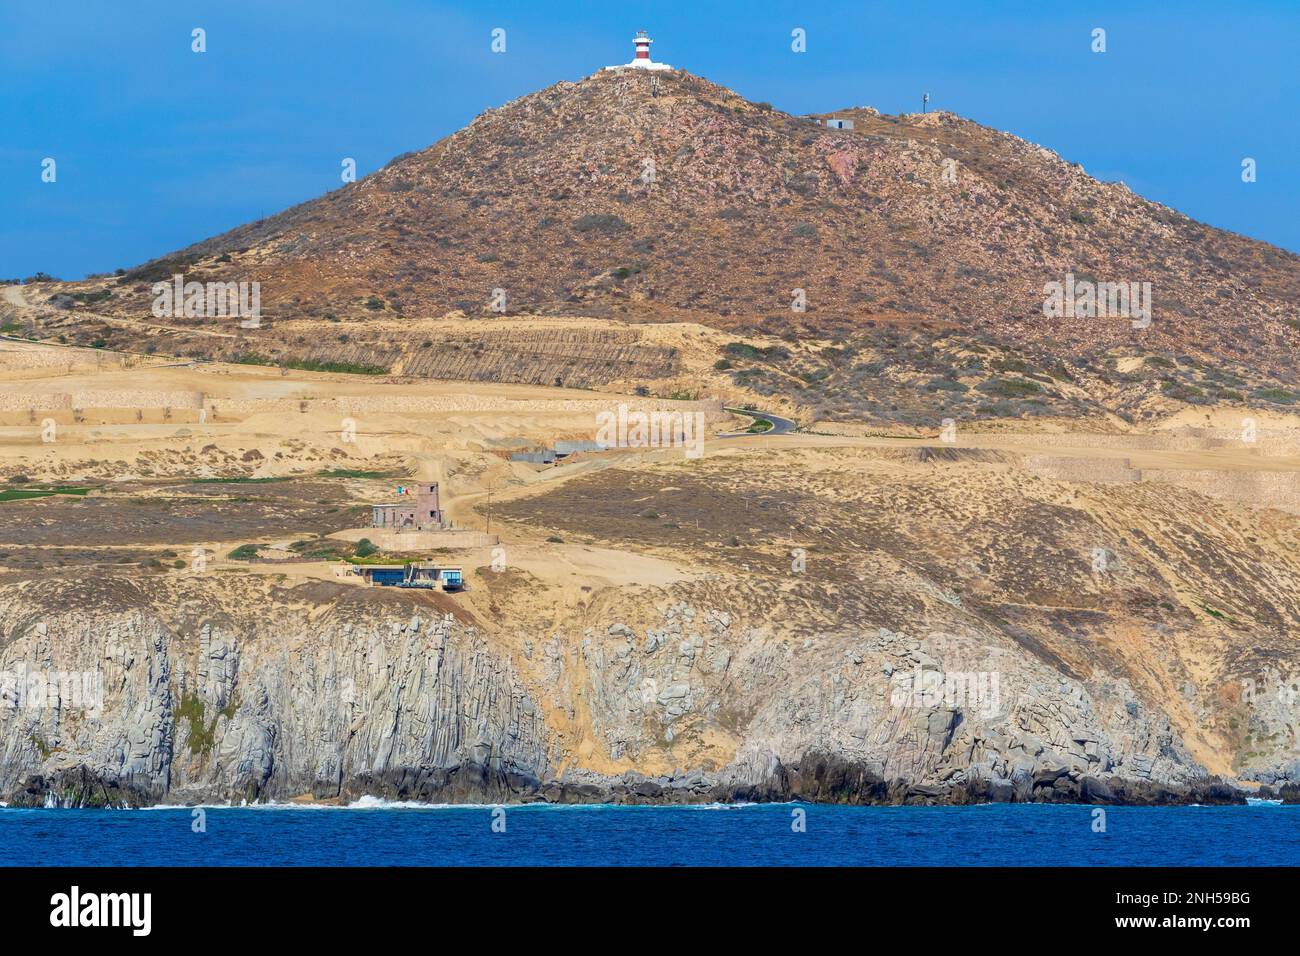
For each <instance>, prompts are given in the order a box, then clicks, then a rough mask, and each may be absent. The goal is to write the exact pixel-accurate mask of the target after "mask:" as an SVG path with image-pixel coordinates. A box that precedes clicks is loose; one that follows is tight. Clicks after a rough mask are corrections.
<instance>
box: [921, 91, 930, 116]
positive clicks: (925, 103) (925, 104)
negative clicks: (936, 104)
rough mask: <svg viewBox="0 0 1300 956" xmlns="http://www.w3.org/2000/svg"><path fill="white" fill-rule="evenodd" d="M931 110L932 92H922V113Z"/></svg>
mask: <svg viewBox="0 0 1300 956" xmlns="http://www.w3.org/2000/svg"><path fill="white" fill-rule="evenodd" d="M929 111H930V94H929V93H922V94H921V112H922V113H928V112H929Z"/></svg>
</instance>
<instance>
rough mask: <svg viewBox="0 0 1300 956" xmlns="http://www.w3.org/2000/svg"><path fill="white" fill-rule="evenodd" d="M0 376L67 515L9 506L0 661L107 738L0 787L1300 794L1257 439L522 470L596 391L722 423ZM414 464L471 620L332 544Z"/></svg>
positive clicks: (715, 795) (489, 398)
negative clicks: (926, 680) (435, 499)
mask: <svg viewBox="0 0 1300 956" xmlns="http://www.w3.org/2000/svg"><path fill="white" fill-rule="evenodd" d="M0 367H2V368H3V369H4V370H5V371H4V377H3V380H2V381H0V409H3V412H2V414H3V418H2V419H0V478H3V479H5V483H4V484H3V486H0V487H3V488H4V489H8V490H10V491H21V490H28V491H33V492H37V493H40V492H42V490H43V489H44V490H53V492H52V493H50V494H48V495H47V496H45V497H26V498H23V497H15V498H13V499H12V500H0V554H2V556H0V670H4V669H5V668H13V667H16V666H18V664H19V663H20V662H26V663H27V664H29V665H33V666H34V665H43V666H45V667H52V668H73V669H75V668H76V667H82V666H98V665H93V662H94V661H96V660H99V659H101V658H103V657H104V656H105V655H107V658H106V659H111V660H113V661H116V662H118V663H115V664H114V665H113V667H114V668H115V669H114V671H113V674H114V683H113V691H112V693H111V694H110V696H109V698H108V700H107V701H106V706H105V709H104V712H103V713H101V714H99V715H92V716H89V717H87V716H84V715H77V714H74V713H72V712H71V711H69V710H67V709H64V710H63V711H59V712H54V713H51V712H48V711H33V712H32V713H30V714H24V715H23V716H22V719H21V720H17V721H5V722H0V733H2V734H3V738H2V740H0V746H2V747H3V750H2V751H0V752H3V754H4V755H5V759H4V760H3V761H0V766H3V768H4V773H3V780H0V784H3V786H0V790H2V791H3V792H4V793H5V794H7V795H8V796H9V797H10V798H11V799H13V800H18V801H19V802H22V801H24V800H27V799H29V798H30V799H32V800H36V799H38V798H39V799H42V800H43V798H44V797H43V795H44V794H45V793H48V792H54V791H57V792H60V793H68V792H71V793H74V794H78V795H79V796H78V797H76V799H83V800H97V799H101V798H105V796H104V795H106V794H108V795H111V796H112V799H121V800H125V801H127V802H151V801H155V800H158V799H163V798H170V799H190V798H193V799H207V798H214V797H217V796H229V795H232V794H234V795H240V796H248V795H252V796H254V797H260V798H268V799H270V798H275V799H279V798H290V797H294V796H301V795H303V794H309V795H311V796H313V797H315V798H317V799H336V798H342V797H345V796H347V795H349V794H356V793H362V792H376V793H384V794H391V795H402V796H413V797H417V798H429V799H434V798H448V799H461V798H463V799H483V798H493V799H496V798H520V799H534V798H538V797H545V798H547V799H635V800H656V799H671V800H686V799H734V798H742V797H743V798H777V797H788V796H791V795H803V796H810V797H816V798H819V799H845V800H855V801H875V800H902V801H930V800H965V799H1038V800H1041V799H1086V800H1094V799H1095V800H1106V799H1124V800H1136V801H1145V800H1167V799H1226V798H1229V797H1230V794H1231V792H1230V791H1216V790H1213V789H1212V777H1211V775H1218V776H1219V777H1221V778H1223V779H1225V780H1231V781H1236V782H1238V783H1240V784H1243V785H1258V784H1260V783H1264V784H1266V785H1270V786H1284V785H1286V784H1287V783H1288V782H1289V781H1290V780H1291V779H1292V778H1291V774H1292V773H1293V769H1292V768H1293V764H1294V762H1295V759H1296V758H1295V754H1296V739H1295V727H1296V716H1295V713H1294V705H1293V699H1292V698H1290V697H1289V696H1288V695H1287V694H1286V693H1285V692H1284V688H1283V689H1281V690H1280V689H1279V685H1278V681H1279V680H1282V681H1285V680H1287V679H1290V677H1292V676H1293V674H1294V671H1293V668H1294V666H1295V665H1296V663H1297V662H1298V657H1300V653H1298V651H1300V649H1298V648H1297V646H1296V642H1295V637H1294V635H1295V634H1296V633H1297V625H1298V624H1300V558H1297V557H1296V556H1297V554H1300V548H1298V547H1297V546H1298V545H1300V517H1297V509H1296V499H1295V495H1294V489H1295V480H1296V478H1295V476H1296V475H1297V473H1300V442H1298V441H1297V438H1296V435H1297V428H1298V427H1300V422H1298V421H1296V420H1294V419H1292V418H1289V417H1288V416H1286V415H1284V414H1280V413H1279V414H1272V415H1264V414H1260V415H1258V417H1257V419H1256V420H1255V422H1254V426H1253V431H1251V432H1249V436H1250V440H1247V439H1246V438H1245V437H1243V436H1244V435H1245V434H1247V433H1246V432H1243V431H1242V427H1241V426H1242V423H1241V422H1240V421H1239V420H1238V417H1237V416H1238V413H1237V412H1235V411H1232V410H1226V411H1224V410H1220V411H1218V412H1213V411H1211V412H1206V411H1205V410H1202V409H1189V410H1188V412H1187V413H1184V414H1182V415H1179V416H1175V417H1172V418H1170V419H1168V420H1167V421H1164V422H1162V423H1161V424H1160V426H1159V427H1155V428H1149V429H1144V430H1140V431H1139V430H1137V429H1133V428H1131V427H1125V426H1124V425H1123V423H1120V422H1116V421H1115V420H1113V419H1109V418H1101V419H1097V420H1095V421H1094V422H1092V424H1094V425H1095V428H1094V429H1093V430H1091V431H1089V430H1087V429H1085V428H1082V427H1080V426H1081V423H1080V422H1079V421H1078V420H1076V419H1052V420H1039V421H1031V420H1020V421H998V422H995V423H991V424H990V425H989V426H987V427H986V428H985V429H984V430H977V429H975V428H972V427H968V426H966V425H962V426H961V427H959V428H957V430H956V433H955V434H953V435H950V436H949V437H950V438H952V440H951V441H944V440H943V438H942V437H941V436H939V435H938V434H931V435H929V436H926V435H924V434H920V433H913V434H910V435H901V434H895V435H891V434H881V433H880V432H879V430H878V429H877V430H875V431H874V432H873V430H872V429H870V428H866V427H861V426H857V427H848V426H845V427H840V428H838V429H834V428H832V427H831V426H826V428H825V430H826V431H827V433H825V434H809V433H799V434H794V435H789V436H779V437H762V436H747V437H740V438H726V439H721V438H717V437H712V438H710V439H709V441H708V442H707V443H706V445H705V453H704V455H703V456H701V457H699V458H687V457H686V456H684V454H683V453H682V451H681V449H673V448H658V449H626V448H625V449H617V450H612V451H609V452H602V453H583V454H579V455H576V456H574V457H573V458H571V459H569V460H567V461H565V462H563V463H561V464H559V465H556V466H536V465H530V464H526V463H522V462H511V461H509V452H510V450H512V449H516V448H520V447H524V446H525V445H527V444H529V443H535V444H540V445H549V444H553V443H554V442H555V441H556V440H557V439H560V438H588V439H590V438H592V437H593V431H594V425H595V414H596V412H597V411H598V410H600V409H602V408H608V407H609V406H610V404H611V402H614V403H617V402H619V401H623V402H628V403H631V404H634V405H639V407H664V408H678V409H679V410H680V409H686V410H694V409H698V410H701V411H702V412H704V413H705V414H706V416H707V420H708V423H709V433H710V434H711V435H715V436H716V434H717V433H719V432H721V431H726V430H730V429H732V428H734V427H735V425H736V424H738V422H736V421H735V420H734V419H732V418H731V416H728V415H725V414H722V413H720V412H718V411H717V405H716V403H715V404H709V403H705V402H701V403H696V404H690V403H674V402H671V401H668V400H665V399H657V398H654V397H652V396H645V397H639V396H635V395H622V396H620V395H618V394H616V393H610V392H604V393H594V392H589V391H581V390H572V389H558V388H548V387H544V386H526V385H503V384H488V383H472V384H471V383H464V382H439V381H430V380H424V379H399V378H395V377H378V376H356V375H351V376H348V375H329V374H321V373H307V372H299V371H294V370H280V369H273V368H261V367H250V366H245V365H222V364H217V363H209V364H187V363H177V362H174V361H171V360H166V359H162V358H154V357H135V358H130V359H125V360H124V359H123V358H122V357H121V356H117V355H112V354H106V353H103V352H100V351H95V350H76V349H67V348H57V347H53V346H38V345H33V344H31V343H9V342H6V343H4V344H3V346H0ZM64 399H66V401H65V400H64ZM47 419H50V420H53V422H54V432H53V440H52V441H44V440H43V435H44V434H46V433H47V427H48V422H47ZM348 420H351V423H350V424H349V421H348ZM814 430H815V431H819V432H820V431H822V430H823V429H822V428H821V427H816V428H815V429H814ZM836 430H838V431H839V432H840V433H838V434H834V433H830V432H832V431H836ZM345 436H346V437H345ZM414 477H428V478H434V479H436V480H439V481H440V482H441V483H442V485H443V488H444V490H445V494H446V499H447V501H446V503H447V505H448V509H449V512H450V514H451V517H452V519H453V521H454V522H455V524H456V525H457V527H460V528H466V529H477V530H483V531H486V530H487V528H488V523H489V520H490V521H491V532H492V533H493V534H494V535H497V536H499V543H494V544H490V545H487V546H483V547H471V548H453V549H451V550H446V551H439V552H434V553H431V554H426V555H424V556H426V557H434V558H435V559H438V560H443V561H447V562H454V563H456V564H459V565H461V566H463V567H464V569H465V572H466V579H467V582H468V588H467V590H466V591H464V592H463V593H461V594H457V595H444V594H441V593H437V594H434V595H431V594H414V595H413V594H409V593H405V592H398V591H393V590H388V589H371V590H366V589H364V588H362V587H361V586H360V584H359V581H358V579H356V578H355V577H350V578H349V577H340V576H339V571H340V569H341V567H342V565H341V562H340V559H341V558H344V557H347V556H348V555H350V554H352V553H353V550H354V549H355V546H356V544H355V542H356V538H357V534H356V533H355V532H347V529H348V528H356V527H357V526H359V525H364V523H365V520H366V512H367V506H368V504H369V503H370V502H372V501H376V500H391V498H392V496H393V491H394V485H395V484H396V483H399V482H401V481H403V480H410V479H411V478H414ZM74 492H76V493H74ZM239 545H254V546H257V549H258V553H259V554H261V555H262V556H263V558H264V559H265V560H261V561H256V562H249V561H247V560H241V559H239V558H233V557H229V556H228V555H229V554H230V553H231V552H232V551H234V549H235V548H236V547H237V546H239ZM196 553H198V554H201V555H202V556H203V560H202V561H201V562H196V561H195V554H196ZM409 556H410V555H405V556H399V557H409ZM275 559H283V560H275ZM196 564H197V565H199V566H197V567H196ZM448 614H450V615H451V616H450V618H447V617H446V615H448ZM435 625H436V626H435ZM204 628H206V630H204ZM286 655H287V656H286ZM236 662H237V666H236ZM142 668H144V669H143V670H142ZM927 673H930V674H939V675H941V676H943V677H945V678H948V677H956V678H958V679H966V677H967V676H968V675H984V677H985V678H987V677H989V676H990V675H997V680H998V684H997V687H998V693H997V700H996V701H990V700H988V699H979V700H971V699H958V700H954V699H951V698H944V699H940V700H923V701H921V702H920V703H917V702H916V701H911V702H908V700H907V699H906V697H905V699H904V702H903V703H902V704H899V703H898V692H899V689H900V687H902V686H905V685H907V681H911V680H913V677H912V676H910V675H913V674H927ZM148 675H152V677H149V676H148ZM918 679H919V678H918ZM900 682H901V683H900ZM1270 682H1271V683H1270ZM907 686H910V685H907ZM196 688H198V690H196ZM195 694H199V698H195V697H194V695H195ZM196 699H200V700H201V701H202V702H203V705H204V707H205V708H206V711H205V713H206V714H207V715H208V716H207V717H206V718H204V720H203V721H202V723H201V724H196V723H193V722H192V721H191V722H189V723H187V720H188V718H186V719H181V717H179V716H177V714H178V713H179V712H180V711H184V712H185V713H192V712H193V708H194V706H195V704H194V701H195V700H196ZM348 727H351V728H352V730H351V731H350V732H344V730H343V729H342V728H348ZM431 728H433V729H431ZM430 735H432V736H430ZM119 738H121V739H130V740H135V741H146V743H143V744H139V745H132V746H131V747H128V748H126V749H125V750H123V749H122V748H121V747H119V746H118V745H117V744H115V743H114V741H116V740H118V739H119ZM169 754H175V755H176V756H175V757H170V756H168V755H169ZM168 780H170V781H171V783H168V782H167V781H168ZM168 787H171V788H172V791H171V792H169V791H168ZM1207 788H1211V789H1207ZM68 799H73V798H68Z"/></svg>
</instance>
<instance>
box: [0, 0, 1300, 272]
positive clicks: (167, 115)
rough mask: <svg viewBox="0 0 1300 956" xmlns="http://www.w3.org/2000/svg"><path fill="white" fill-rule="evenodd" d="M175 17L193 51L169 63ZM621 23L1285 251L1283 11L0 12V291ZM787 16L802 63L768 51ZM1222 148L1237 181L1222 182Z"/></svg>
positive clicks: (250, 187) (59, 8)
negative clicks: (1004, 139) (989, 143)
mask: <svg viewBox="0 0 1300 956" xmlns="http://www.w3.org/2000/svg"><path fill="white" fill-rule="evenodd" d="M195 27H202V28H203V29H205V30H206V32H207V52H206V53H202V54H196V53H193V52H191V49H190V46H191V30H192V29H193V28H195ZM496 27H501V28H503V29H505V30H506V52H505V53H504V54H494V53H492V51H491V48H490V44H491V32H492V30H493V29H494V28H496ZM641 27H644V28H646V29H647V30H649V31H650V32H651V34H652V35H653V36H654V38H655V46H654V54H655V57H656V58H658V59H662V60H666V61H667V62H669V63H672V64H673V65H674V66H679V67H683V68H686V69H689V70H690V71H692V72H694V73H698V74H701V75H704V76H707V77H708V78H709V79H711V80H714V81H716V82H720V83H723V84H724V85H726V86H729V87H731V88H733V89H735V90H736V91H737V92H739V93H740V94H742V95H744V96H746V97H748V98H750V99H752V100H767V101H770V102H771V103H773V104H774V105H776V106H777V107H779V108H781V109H784V110H787V111H789V112H794V113H799V112H809V111H814V110H816V111H824V110H832V109H836V108H839V107H843V106H853V105H872V106H875V107H877V108H878V109H880V110H882V111H885V112H890V113H895V112H899V111H900V110H906V111H911V110H915V109H919V107H920V97H921V93H922V92H923V91H928V92H929V93H930V94H931V105H932V107H935V108H942V109H949V110H952V111H954V112H956V113H959V114H961V115H963V116H966V117H969V118H971V119H974V120H976V121H978V122H981V123H984V124H986V125H989V126H993V127H996V128H999V129H1005V130H1008V131H1010V132H1013V133H1016V134H1017V135H1020V136H1023V137H1025V138H1027V139H1030V140H1032V141H1034V142H1038V143H1041V144H1043V145H1046V146H1050V147H1051V148H1053V149H1055V150H1056V151H1058V152H1059V153H1061V155H1062V156H1064V157H1065V158H1067V159H1069V160H1071V161H1076V162H1081V163H1083V165H1084V167H1085V168H1086V169H1087V171H1088V172H1089V173H1091V174H1093V175H1095V176H1097V177H1099V178H1102V179H1123V180H1124V181H1125V182H1127V183H1128V184H1129V185H1130V186H1131V187H1132V188H1133V189H1134V190H1135V191H1136V192H1138V193H1140V194H1142V195H1144V196H1147V197H1149V198H1151V199H1155V200H1158V201H1160V202H1164V203H1168V204H1169V205H1171V206H1174V207H1175V208H1177V209H1179V210H1181V211H1183V212H1185V213H1187V214H1188V215H1191V216H1193V217H1194V218H1197V219H1200V220H1202V221H1205V222H1208V223H1210V224H1212V225H1215V226H1219V227H1222V228H1225V229H1231V230H1233V231H1236V232H1241V233H1244V234H1246V235H1249V236H1253V237H1255V238H1259V239H1264V240H1267V241H1269V242H1273V243H1275V244H1277V245H1280V246H1283V247H1285V248H1288V249H1292V250H1295V251H1300V186H1298V184H1297V173H1298V172H1300V124H1297V116H1298V115H1300V0H1285V2H1282V0H1276V2H1264V0H1259V2H1249V0H1247V2H1235V3H1232V4H1227V3H1221V2H1220V3H1201V2H1195V0H1192V2H1179V3H1162V2H1126V3H1097V4H1088V3H1064V2H1058V0H1049V2H1044V0H1037V2H1004V3H997V2H970V0H968V2H961V0H930V2H928V3H918V2H909V3H872V2H855V3H834V2H824V3H818V2H812V3H809V2H803V3H774V2H764V0H749V2H739V3H676V4H673V3H657V4H652V3H618V2H604V3H598V2H592V3H567V4H562V3H547V2H544V0H529V2H523V0H521V2H485V0H479V2H475V3H433V2H417V0H366V2H355V0H353V2H340V0H220V2H195V0H119V2H114V3H108V2H104V0H81V2H63V0H42V2H40V3H21V2H19V0H6V2H5V3H4V4H3V7H0V278H7V277H14V276H26V275H30V274H31V273H33V272H36V271H38V270H43V271H46V272H50V273H52V274H54V275H58V276H61V277H64V278H79V277H81V276H83V275H85V274H86V273H88V272H101V271H111V270H112V269H114V268H117V267H125V266H130V265H133V264H136V263H139V262H142V261H144V260H146V259H149V258H151V257H153V256H156V255H160V254H162V253H164V252H167V251H170V250H172V249H175V248H179V247H181V246H184V245H187V244H188V243H190V242H193V241H197V240H199V239H201V238H204V237H206V236H208V235H211V234H213V233H216V232H220V231H222V230H225V229H228V228H230V227H232V226H236V225H238V224H240V223H242V222H245V221H247V220H250V219H256V218H258V217H260V216H263V215H267V214H270V213H274V212H277V211H279V210H280V209H283V208H285V207H286V206H289V205H292V204H293V203H296V202H301V201H303V200H305V199H310V198H312V197H314V196H318V195H320V194H321V193H324V192H326V191H328V190H330V189H333V188H336V187H337V186H338V185H339V184H340V183H339V169H340V162H341V160H342V159H343V157H349V156H350V157H354V158H355V159H356V161H357V167H358V173H359V175H364V174H366V173H368V172H372V171H374V170H375V169H378V168H379V167H380V166H382V165H384V163H386V162H387V161H388V160H389V159H390V158H392V157H393V156H394V155H396V154H398V153H402V152H405V151H407V150H411V149H418V148H421V147H424V146H427V145H428V144H430V143H432V142H434V141H436V140H437V139H439V138H441V137H442V136H444V135H446V134H448V133H450V132H452V131H454V130H456V129H457V128H459V127H461V126H463V125H464V124H465V123H466V122H468V121H469V120H470V119H472V118H473V117H474V116H475V115H476V114H478V113H479V112H481V111H482V110H483V109H485V108H487V107H490V106H495V105H499V104H500V103H502V102H504V101H506V100H508V99H511V98H513V97H516V96H519V95H522V94H524V93H528V92H531V91H533V90H536V89H540V88H541V87H544V86H547V85H549V84H550V83H553V82H555V81H556V80H560V79H570V80H572V79H577V78H579V77H582V76H585V75H586V74H588V73H591V72H593V71H594V70H596V69H598V68H599V67H601V66H604V65H606V64H610V63H620V62H624V61H626V60H628V59H630V57H631V44H630V42H629V41H630V39H631V36H632V34H633V33H634V32H635V31H636V30H637V29H638V28H641ZM796 27H801V28H803V29H804V30H805V31H806V32H807V52H806V53H802V54H796V53H793V52H792V51H791V49H790V32H791V30H792V29H794V28H796ZM1095 27H1101V28H1103V29H1105V30H1106V41H1107V50H1106V52H1105V53H1093V52H1092V50H1091V43H1092V39H1091V33H1092V30H1093V29H1094V28H1095ZM45 157H52V158H54V159H55V161H56V162H57V181H56V182H54V183H52V184H50V183H43V182H42V181H41V163H42V160H43V159H44V158H45ZM1243 157H1252V158H1254V159H1255V160H1256V161H1257V164H1258V181H1257V182H1255V183H1252V184H1245V183H1243V182H1242V181H1241V161H1242V159H1243ZM1134 241H1135V242H1140V241H1142V237H1140V236H1139V237H1134Z"/></svg>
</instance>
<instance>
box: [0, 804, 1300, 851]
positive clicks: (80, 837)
mask: <svg viewBox="0 0 1300 956" xmlns="http://www.w3.org/2000/svg"><path fill="white" fill-rule="evenodd" d="M493 811H494V808H492V807H429V806H409V805H398V806H394V805H384V804H367V805H364V806H355V807H348V808H336V807H207V808H203V811H202V814H201V815H196V814H195V812H194V810H192V809H190V808H176V809H150V810H55V809H41V810H20V809H12V808H0V854H2V859H3V865H5V866H131V865H153V866H173V865H174V866H194V865H206V866H272V865H280V866H308V865H319V866H332V865H353V866H356V865H361V866H385V865H415V866H423V865H431V866H443V865H455V866H460V865H476V866H494V865H511V866H542V865H553V864H564V865H578V866H582V865H615V866H622V865H631V866H704V865H718V866H734V865H746V866H767V865H783V866H842V865H849V866H888V865H894V866H932V865H943V866H966V865H972V866H976V865H983V866H1030V865H1039V866H1042V865H1050V866H1058V865H1059V866H1097V865H1101V866H1119V865H1137V866H1184V865H1187V866H1192V865H1207V866H1208V865H1236V866H1280V865H1289V866H1295V865H1297V864H1300V807H1294V806H1287V807H1283V806H1277V805H1265V804H1257V805H1252V806H1246V807H1108V808H1106V810H1105V832H1095V831H1094V827H1095V826H1096V820H1095V818H1094V808H1093V807H1086V806H1036V805H1013V806H1008V805H994V806H978V807H836V806H819V805H810V804H768V805H761V806H739V807H720V806H712V807H610V806H597V807H567V806H566V807H555V806H538V805H531V806H507V807H505V808H504V816H503V815H502V813H500V812H498V813H496V814H495V815H494V812H493ZM800 812H802V814H803V817H802V819H803V822H804V830H803V832H796V830H795V828H794V826H793V825H794V824H796V823H797V821H798V819H799V817H800ZM494 821H495V824H496V830H495V831H494V829H493V824H494ZM200 824H201V825H202V828H203V830H202V832H195V831H196V828H197V827H199V826H200ZM502 827H504V832H499V831H501V830H502Z"/></svg>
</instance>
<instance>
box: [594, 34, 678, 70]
mask: <svg viewBox="0 0 1300 956" xmlns="http://www.w3.org/2000/svg"><path fill="white" fill-rule="evenodd" d="M653 42H654V40H651V39H650V35H649V34H648V33H646V32H645V31H644V30H638V31H637V35H636V36H634V37H633V38H632V46H633V47H634V48H635V49H636V56H634V57H633V58H632V62H631V63H620V64H618V65H617V66H607V67H605V69H607V70H627V69H633V70H671V69H672V67H671V66H669V65H668V64H667V63H656V62H655V61H654V60H652V59H650V44H651V43H653Z"/></svg>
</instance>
